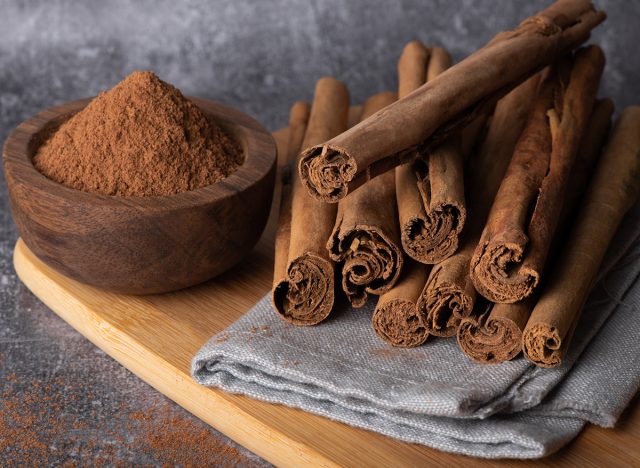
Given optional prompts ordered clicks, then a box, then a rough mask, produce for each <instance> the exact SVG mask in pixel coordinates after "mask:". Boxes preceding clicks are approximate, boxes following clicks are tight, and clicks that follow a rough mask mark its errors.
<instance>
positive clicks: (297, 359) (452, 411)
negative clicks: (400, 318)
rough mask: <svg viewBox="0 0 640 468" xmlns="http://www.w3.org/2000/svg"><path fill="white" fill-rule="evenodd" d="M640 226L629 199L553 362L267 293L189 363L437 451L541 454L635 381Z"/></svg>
mask: <svg viewBox="0 0 640 468" xmlns="http://www.w3.org/2000/svg"><path fill="white" fill-rule="evenodd" d="M639 236H640V204H639V205H637V206H636V207H635V208H634V209H633V210H632V213H630V214H629V216H627V219H626V220H625V223H624V224H623V227H622V228H621V230H620V232H618V234H617V235H616V238H615V239H614V242H613V243H612V246H611V248H610V249H609V252H608V254H607V258H606V259H605V261H604V263H603V269H602V271H606V274H604V273H601V275H600V278H599V280H598V283H597V284H596V287H595V288H594V291H593V292H592V294H591V296H590V298H589V301H588V302H587V305H586V306H585V310H584V312H583V315H582V318H581V320H580V323H579V324H578V328H577V330H576V333H575V335H574V340H573V343H572V345H571V347H570V349H569V352H568V353H567V356H566V358H565V359H564V360H563V363H562V365H560V366H559V367H557V368H553V369H542V368H538V367H535V366H533V365H532V364H530V363H529V362H528V361H526V360H525V359H524V358H523V357H522V356H520V357H518V358H516V359H515V360H513V361H510V362H506V363H502V364H498V365H493V366H487V365H481V364H476V363H474V362H472V361H470V360H469V359H467V358H466V357H465V356H464V355H463V354H462V353H461V352H460V351H459V350H458V349H457V344H456V342H455V339H432V340H430V341H428V342H427V343H426V344H425V345H424V346H422V347H419V348H414V349H396V348H392V347H390V346H388V345H386V344H385V343H383V342H382V341H380V340H379V338H378V337H377V336H376V334H375V332H373V330H372V328H371V324H370V321H371V313H372V308H373V305H371V306H370V307H369V308H364V309H358V310H353V309H350V308H349V307H348V306H346V305H342V306H340V305H338V306H337V307H338V310H336V311H335V312H337V313H334V314H333V318H332V319H330V320H328V321H327V322H326V323H324V324H322V325H320V326H317V327H312V328H308V327H305V328H298V327H295V326H292V325H289V324H288V323H285V322H283V321H282V320H281V319H280V318H279V317H278V316H277V314H276V313H275V312H274V310H273V309H272V306H271V303H270V296H269V295H267V296H265V297H264V298H262V299H261V300H260V301H259V302H258V303H257V304H256V305H255V306H254V307H253V308H252V309H251V310H250V311H249V312H248V313H247V314H245V315H244V316H243V317H241V318H240V319H239V320H238V321H237V322H236V323H234V324H233V325H231V326H230V327H229V328H228V329H226V330H225V331H223V332H222V333H220V334H218V335H216V336H214V337H213V338H212V339H211V340H210V341H209V342H208V343H207V344H205V345H204V346H203V348H202V349H201V350H200V351H199V352H198V354H197V355H196V356H195V358H194V360H193V364H192V373H193V376H194V378H195V379H196V380H197V381H198V382H199V383H201V384H204V385H210V386H215V387H219V388H221V389H223V390H225V391H229V392H233V393H241V394H245V395H248V396H251V397H253V398H257V399H261V400H266V401H270V402H274V403H280V404H284V405H287V406H293V407H297V408H302V409H304V410H306V411H309V412H312V413H316V414H320V415H323V416H326V417H329V418H332V419H336V420H338V421H342V422H344V423H347V424H351V425H354V426H358V427H362V428H366V429H369V430H372V431H376V432H380V433H383V434H386V435H389V436H391V437H395V438H398V439H401V440H405V441H409V442H415V443H421V444H424V445H428V446H431V447H435V448H438V449H441V450H446V451H450V452H455V453H463V454H466V455H472V456H480V457H488V458H498V457H510V458H535V457H541V456H545V455H548V454H550V453H552V452H553V451H555V450H557V449H558V448H560V447H561V446H562V445H564V444H566V443H567V442H568V441H570V440H571V439H572V438H574V437H575V436H576V435H577V434H578V433H579V432H580V431H581V429H582V428H583V427H584V425H585V423H586V422H587V421H588V422H592V423H595V424H599V425H602V426H606V427H610V426H612V425H613V424H614V423H615V421H616V419H617V418H618V416H619V415H620V413H621V412H622V410H623V409H624V407H625V406H626V405H627V403H628V402H629V401H630V400H631V398H633V396H634V395H635V393H636V392H637V390H638V388H639V386H640V365H639V364H640V363H639V360H640V346H639V345H638V341H637V337H638V336H640V320H638V314H639V313H640V280H639V275H640V243H638V238H639ZM587 345H589V346H588V347H587ZM578 358H579V359H578Z"/></svg>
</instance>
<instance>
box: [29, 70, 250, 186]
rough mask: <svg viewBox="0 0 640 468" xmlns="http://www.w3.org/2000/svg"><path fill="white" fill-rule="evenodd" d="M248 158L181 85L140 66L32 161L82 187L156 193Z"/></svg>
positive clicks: (220, 173)
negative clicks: (181, 89)
mask: <svg viewBox="0 0 640 468" xmlns="http://www.w3.org/2000/svg"><path fill="white" fill-rule="evenodd" d="M243 159H244V156H243V153H242V150H241V148H240V146H239V145H238V144H237V143H236V142H235V141H233V140H232V139H231V138H230V137H229V136H227V135H226V134H225V133H224V132H223V131H222V130H221V129H220V128H219V127H218V126H216V125H215V124H214V123H213V122H212V121H211V120H209V119H208V118H207V117H206V116H205V114H204V113H203V112H202V111H201V110H200V109H199V108H198V107H197V106H196V105H195V104H193V103H192V102H191V101H189V100H187V99H186V98H185V97H184V96H183V95H182V93H180V91H179V90H178V89H177V88H175V87H173V86H171V85H170V84H168V83H165V82H164V81H162V80H160V79H159V78H158V77H157V76H156V75H155V74H154V73H152V72H148V71H137V72H134V73H132V74H131V75H129V76H128V77H127V78H125V79H124V80H123V81H122V82H120V83H119V84H118V85H116V86H115V87H114V88H113V89H111V90H110V91H107V92H103V93H101V94H100V95H99V96H98V97H96V98H95V99H94V100H93V101H91V102H90V103H89V105H87V107H86V108H84V109H83V110H82V111H80V112H78V113H77V114H76V115H74V116H73V117H71V118H70V119H69V120H67V121H66V122H64V123H63V124H62V125H61V126H60V128H59V129H58V130H57V131H56V132H55V133H54V134H53V135H52V136H51V138H49V140H48V141H46V142H45V143H44V144H43V145H42V146H41V147H40V149H39V151H38V153H37V154H36V155H35V157H34V159H33V163H34V165H35V167H36V168H37V169H38V170H39V171H40V172H42V173H43V174H44V175H45V176H47V177H48V178H50V179H52V180H54V181H56V182H59V183H61V184H64V185H66V186H68V187H71V188H74V189H77V190H83V191H85V192H97V193H101V194H104V195H118V196H155V195H170V194H175V193H180V192H186V191H188V190H194V189H197V188H200V187H204V186H206V185H210V184H212V183H214V182H217V181H218V180H221V179H224V178H226V177H228V176H229V174H231V173H232V172H233V171H234V170H235V169H236V168H237V167H238V166H239V165H240V164H242V162H243Z"/></svg>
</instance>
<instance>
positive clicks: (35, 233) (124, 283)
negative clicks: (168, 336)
mask: <svg viewBox="0 0 640 468" xmlns="http://www.w3.org/2000/svg"><path fill="white" fill-rule="evenodd" d="M190 99H191V100H192V101H193V102H194V103H195V104H197V105H198V107H200V109H202V110H203V111H204V112H205V114H206V115H207V116H208V117H209V118H211V119H212V120H215V122H216V123H217V124H218V125H220V127H222V128H223V129H224V130H225V131H226V132H227V133H228V134H230V135H231V136H232V137H233V138H234V139H235V140H236V141H237V142H239V143H240V145H241V146H242V148H243V150H244V153H245V162H244V164H243V165H242V166H240V167H239V168H238V170H237V171H235V172H234V173H233V174H231V175H230V176H229V177H228V178H226V179H223V180H221V181H219V182H216V183H215V184H212V185H209V186H207V187H202V188H199V189H197V190H192V191H189V192H183V193H179V194H175V195H168V196H159V197H112V196H106V195H100V194H96V193H87V192H82V191H79V190H74V189H71V188H68V187H65V186H63V185H61V184H58V183H56V182H54V181H52V180H50V179H48V178H46V177H45V176H44V175H42V174H41V173H40V172H38V171H37V170H36V169H35V168H34V166H33V164H32V162H31V158H32V156H33V154H34V153H35V152H36V151H37V149H38V147H39V145H40V144H41V142H42V141H43V140H44V139H45V138H46V137H47V136H48V135H50V133H51V131H52V130H53V129H55V128H56V126H58V125H59V124H60V123H61V122H63V121H64V120H65V119H67V118H68V117H69V116H70V115H72V114H73V113H76V112H78V111H79V110H81V109H82V108H84V107H85V106H86V104H87V103H88V102H89V100H80V101H73V102H69V103H66V104H63V105H61V106H57V107H53V108H50V109H47V110H45V111H43V112H40V113H39V114H37V115H36V116H34V117H32V118H31V119H29V120H27V121H25V122H24V123H22V124H21V125H20V126H18V127H17V128H16V129H15V130H14V131H13V132H12V133H11V135H10V136H9V138H8V139H7V142H6V144H5V146H4V151H3V159H4V173H5V178H6V181H7V188H8V192H9V198H10V205H11V210H12V213H13V218H14V220H15V223H16V225H17V227H18V230H19V232H20V235H21V237H22V239H23V240H24V241H25V243H26V244H27V245H28V246H29V248H30V249H31V250H33V252H34V253H35V254H36V255H37V256H38V258H40V259H42V260H43V261H44V262H45V263H47V264H48V265H49V266H51V267H53V268H55V269H56V270H58V271H60V272H62V273H63V274H65V275H66V276H69V277H71V278H74V279H76V280H79V281H81V282H84V283H87V284H91V285H94V286H99V287H101V288H103V289H108V290H112V291H118V292H123V293H135V294H149V293H159V292H166V291H172V290H176V289H180V288H184V287H187V286H192V285H194V284H198V283H201V282H202V281H205V280H207V279H210V278H212V277H214V276H216V275H218V274H220V273H222V272H223V271H226V270H227V269H229V268H230V267H232V266H233V265H235V264H236V263H238V261H240V260H241V259H242V258H243V257H244V256H245V255H246V253H247V252H249V251H250V250H251V249H252V248H253V246H254V245H255V243H256V242H257V241H258V239H259V237H260V235H261V233H262V231H263V228H264V226H265V223H266V221H267V216H268V214H269V207H270V201H271V194H272V191H273V186H274V180H275V161H276V149H275V145H274V142H273V139H272V137H271V135H270V134H269V133H267V131H266V130H265V129H264V128H262V126H260V124H258V123H257V122H256V121H255V120H253V119H252V118H250V117H248V116H247V115H245V114H243V113H241V112H239V111H236V110H234V109H231V108H229V107H226V106H222V105H220V104H217V103H215V102H212V101H205V100H201V99H197V98H190Z"/></svg>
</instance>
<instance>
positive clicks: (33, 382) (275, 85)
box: [0, 0, 640, 465]
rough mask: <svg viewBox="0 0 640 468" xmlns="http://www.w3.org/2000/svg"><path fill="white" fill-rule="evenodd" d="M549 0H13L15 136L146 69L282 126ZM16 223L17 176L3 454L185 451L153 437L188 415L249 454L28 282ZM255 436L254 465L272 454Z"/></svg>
mask: <svg viewBox="0 0 640 468" xmlns="http://www.w3.org/2000/svg"><path fill="white" fill-rule="evenodd" d="M547 3H549V2H548V1H546V0H536V1H527V2H523V1H512V0H500V1H489V0H482V1H472V0H465V1H444V0H437V1H419V0H415V1H398V0H393V1H390V0H351V1H347V0H344V1H338V0H325V1H314V2H303V1H295V0H273V1H249V0H242V1H234V2H223V1H213V2H207V1H204V0H192V1H185V2H175V1H171V0H160V1H156V2H151V1H132V0H122V1H117V0H102V1H98V0H95V1H85V2H74V1H71V0H51V1H48V2H39V1H36V0H26V1H11V0H0V12H2V13H1V14H0V141H3V140H4V138H5V137H6V135H7V134H8V133H9V131H10V130H11V129H12V128H13V127H14V126H15V125H17V124H18V123H19V122H20V121H22V120H24V119H25V118H26V117H28V116H30V115H32V114H33V113H35V112H37V111H39V110H41V109H43V108H44V107H47V106H50V105H53V104H57V103H61V102H64V101H67V100H70V99H76V98H80V97H85V96H91V95H95V94H96V93H98V92H99V91H101V90H104V89H106V88H109V87H111V86H112V85H114V84H115V83H117V82H118V81H119V80H120V79H122V78H123V77H124V76H126V75H127V74H128V73H129V72H131V71H133V70H135V69H151V70H154V71H155V72H156V73H158V75H159V76H160V77H161V78H163V79H164V80H166V81H169V82H171V83H173V84H175V85H176V86H178V87H179V88H181V89H182V90H183V92H184V93H185V94H192V95H197V96H202V97H206V98H212V99H216V100H218V101H221V102H224V103H227V104H229V105H232V106H235V107H237V108H239V109H241V110H243V111H245V112H248V113H249V114H251V115H253V116H255V117H256V118H257V119H258V120H260V121H261V122H262V123H263V124H265V125H266V126H267V127H268V128H269V129H271V130H275V129H277V128H279V127H282V126H284V125H285V124H286V121H287V113H288V107H289V105H290V104H291V103H292V102H293V101H294V100H296V99H300V98H306V99H310V98H311V96H312V92H313V86H314V82H315V80H316V79H317V78H319V77H321V76H323V75H327V74H331V75H334V76H336V77H338V78H340V79H342V80H344V81H345V82H346V84H347V85H348V86H349V88H350V89H351V90H352V98H353V101H354V102H361V101H362V100H363V99H364V98H365V97H366V96H368V95H369V94H372V93H374V92H378V91H381V90H385V89H393V88H395V86H396V79H395V61H396V60H397V56H398V54H399V52H400V50H401V48H402V45H403V44H404V43H405V42H406V41H408V40H410V39H413V38H418V39H421V40H422V41H424V42H426V43H433V44H438V45H443V46H445V47H447V48H448V49H449V50H450V51H451V52H452V53H453V55H454V58H455V59H461V58H462V57H464V56H465V55H466V54H468V53H470V52H471V51H473V50H474V49H475V48H477V47H478V46H479V45H481V44H483V43H484V42H485V41H487V40H488V39H489V38H491V37H492V36H493V34H494V33H495V32H497V31H499V30H502V29H505V28H509V27H512V26H514V25H515V24H516V23H517V21H518V20H519V19H521V18H523V17H525V16H526V15H528V14H530V13H532V12H534V11H536V10H538V9H540V8H542V7H543V6H544V5H546V4H547ZM597 4H598V5H599V6H601V7H603V8H604V9H605V10H606V11H607V13H608V14H609V19H608V20H607V22H606V23H605V24H604V25H603V26H601V27H600V28H599V29H598V30H597V32H596V33H595V34H594V37H593V42H596V43H599V44H600V45H601V46H602V47H603V48H604V49H605V51H606V53H607V60H608V64H607V68H606V71H605V77H604V80H603V83H602V87H601V90H602V91H601V94H602V95H603V96H604V95H607V96H611V97H612V98H613V99H614V101H615V103H616V106H617V108H618V109H621V108H622V107H624V106H626V105H630V104H633V103H634V102H635V103H637V102H638V96H639V95H640V62H639V60H638V53H637V50H636V49H637V47H638V44H640V28H639V27H638V19H640V2H624V1H615V0H609V1H599V2H597ZM16 237H17V234H16V231H15V227H14V226H13V223H12V221H11V216H10V213H9V210H8V207H7V197H6V189H5V188H4V185H3V186H2V188H1V190H0V393H2V399H1V400H0V408H2V413H1V414H2V418H0V419H1V420H0V464H1V465H6V464H7V463H6V462H8V461H11V460H13V461H16V460H23V461H26V462H28V461H29V460H32V461H33V460H34V457H35V459H39V458H40V459H43V457H44V459H43V460H42V461H45V462H48V463H51V464H61V463H63V462H65V461H74V460H75V461H81V462H84V463H90V462H91V461H112V462H115V461H121V462H125V463H133V462H136V463H144V464H161V463H163V462H168V463H170V464H172V463H179V462H180V459H179V458H175V454H173V455H172V454H171V453H169V452H168V451H165V452H158V451H157V450H155V451H154V450H152V449H153V447H151V448H150V446H152V445H153V444H152V443H150V442H149V440H150V439H149V438H150V436H153V434H155V433H166V432H167V431H169V432H170V431H171V427H174V426H175V427H183V428H186V429H185V430H186V432H187V433H188V434H191V435H192V436H198V435H202V431H208V432H207V433H206V434H205V436H206V437H208V439H207V440H209V441H210V444H213V445H210V447H209V449H210V450H212V452H211V461H212V463H217V464H229V463H231V462H233V461H234V460H233V459H232V458H220V457H231V455H230V453H231V452H226V453H223V454H222V455H220V453H221V451H222V452H224V451H223V450H222V448H223V447H232V448H233V449H235V445H233V443H232V442H230V441H228V439H226V438H224V436H222V435H220V434H218V433H216V432H215V431H213V430H210V429H207V427H206V426H205V425H204V424H203V423H201V422H199V421H198V420H197V419H195V418H193V417H192V416H190V415H189V414H187V413H186V412H185V411H183V410H182V409H180V408H179V407H177V406H176V405H174V404H173V403H172V402H170V401H168V400H167V399H165V398H164V397H162V396H161V395H159V394H158V393H156V392H155V391H154V390H153V389H152V388H150V387H148V386H147V385H145V384H144V383H142V382H140V381H139V380H138V379H137V378H136V377H135V376H134V375H133V374H131V373H129V372H128V371H126V370H125V369H123V368H122V367H120V366H119V365H118V364H117V363H115V362H114V361H112V360H111V359H110V358H109V357H108V356H106V355H105V354H104V353H102V352H101V351H99V350H97V349H96V348H94V347H93V345H91V344H90V343H89V342H87V341H86V340H85V339H84V338H82V337H81V336H80V335H79V334H77V333H76V332H75V331H74V330H73V329H71V328H70V327H69V326H68V325H66V324H65V323H64V322H63V321H61V320H60V319H58V318H57V316H56V315H55V314H53V313H52V312H50V311H49V310H48V309H47V308H46V307H45V306H43V305H42V304H41V303H40V302H39V301H38V300H37V299H35V298H34V296H33V295H32V294H31V293H30V292H29V291H28V290H26V288H25V287H24V286H22V285H21V284H20V282H19V280H18V279H17V278H16V276H15V273H14V271H13V268H12V266H11V252H12V248H13V245H14V243H15V240H16ZM141 412H142V413H143V414H148V415H152V416H153V418H151V419H145V418H141V417H140V413H141ZM56 421H57V422H59V426H60V427H58V426H56V425H55V424H54V422H56ZM176 421H177V422H176ZM27 423H30V425H32V426H33V429H32V430H31V431H30V432H29V431H27V432H24V434H27V435H30V436H31V437H32V438H34V440H36V442H39V444H38V443H36V444H35V446H33V447H31V449H30V451H26V452H25V450H23V449H24V447H23V445H24V444H22V442H21V441H19V440H17V439H16V437H15V434H16V432H15V427H19V426H20V424H22V425H29V424H27ZM207 434H210V436H209V435H207ZM12 437H13V439H12ZM25 437H26V436H25ZM152 440H156V439H153V438H152ZM156 441H157V440H156ZM165 443H166V444H170V441H165ZM215 444H219V445H215ZM21 447H22V448H21ZM34 447H35V448H34ZM216 447H217V449H216ZM214 449H215V450H214ZM218 449H219V450H218ZM187 450H196V449H195V447H189V448H187ZM239 450H240V452H239V455H238V456H239V457H240V459H242V460H243V461H242V463H243V464H260V463H263V462H261V461H260V460H259V459H258V458H257V457H255V456H254V455H252V454H250V453H248V452H246V451H244V450H242V449H239ZM27 452H28V453H27ZM216 454H217V455H216ZM29 457H31V458H29ZM172 457H173V458H172ZM216 457H218V458H216Z"/></svg>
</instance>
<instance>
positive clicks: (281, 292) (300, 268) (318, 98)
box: [273, 77, 349, 325]
mask: <svg viewBox="0 0 640 468" xmlns="http://www.w3.org/2000/svg"><path fill="white" fill-rule="evenodd" d="M300 106H301V105H300ZM348 111H349V93H348V91H347V89H346V88H345V86H344V85H343V84H342V83H341V82H340V81H338V80H336V79H334V78H329V77H327V78H322V79H321V80H319V81H318V83H317V84H316V89H315V96H314V99H313V105H312V107H311V113H310V116H309V119H308V124H307V128H306V132H305V133H304V141H303V142H302V147H308V146H311V145H314V144H316V143H318V142H320V141H324V140H326V139H327V138H331V137H332V136H334V135H337V134H338V133H340V132H342V131H344V130H345V129H346V127H347V115H348ZM302 115H303V110H302V107H299V108H298V107H296V106H294V108H293V109H292V115H291V124H290V125H291V127H292V128H291V129H290V138H291V139H290V143H289V148H290V150H291V152H293V151H294V148H295V146H296V145H297V144H299V143H298V141H299V138H300V132H301V130H300V126H301V124H300V123H298V122H301V121H303V120H304V119H303V117H301V116H302ZM290 154H291V153H290ZM289 197H290V200H291V201H290V206H291V208H290V227H289V229H287V227H286V219H287V218H286V217H287V214H286V212H287V211H288V210H287V203H289V202H288V201H287V199H283V200H284V209H283V213H282V215H281V219H282V220H283V224H282V225H281V226H280V227H279V229H278V234H277V241H276V249H277V250H276V262H275V267H276V268H275V272H276V273H275V278H274V280H275V281H277V284H276V285H275V287H274V289H273V303H274V306H275V308H276V310H277V311H278V312H279V314H280V316H281V317H282V318H283V319H285V320H287V321H289V322H291V323H293V324H295V325H315V324H317V323H319V322H321V321H322V320H324V319H325V318H326V317H327V316H328V315H329V313H330V312H331V309H332V308H333V302H334V297H335V288H334V276H335V265H334V262H333V261H332V260H331V258H330V257H329V255H328V254H327V251H326V248H325V243H326V240H327V238H328V237H329V235H330V234H331V230H332V228H333V225H334V223H335V219H336V206H335V205H330V204H327V203H323V202H320V201H318V200H316V199H314V198H313V197H311V196H309V194H308V193H307V191H306V190H305V189H304V187H303V186H302V183H301V182H300V178H299V177H297V171H293V176H292V181H291V189H290V195H289ZM287 237H288V251H287V253H286V256H285V253H284V248H285V246H286V245H287V242H286V238H287ZM284 258H286V259H287V260H286V262H285V261H284V260H283V259H284ZM285 264H286V269H285V268H283V265H285Z"/></svg>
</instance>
